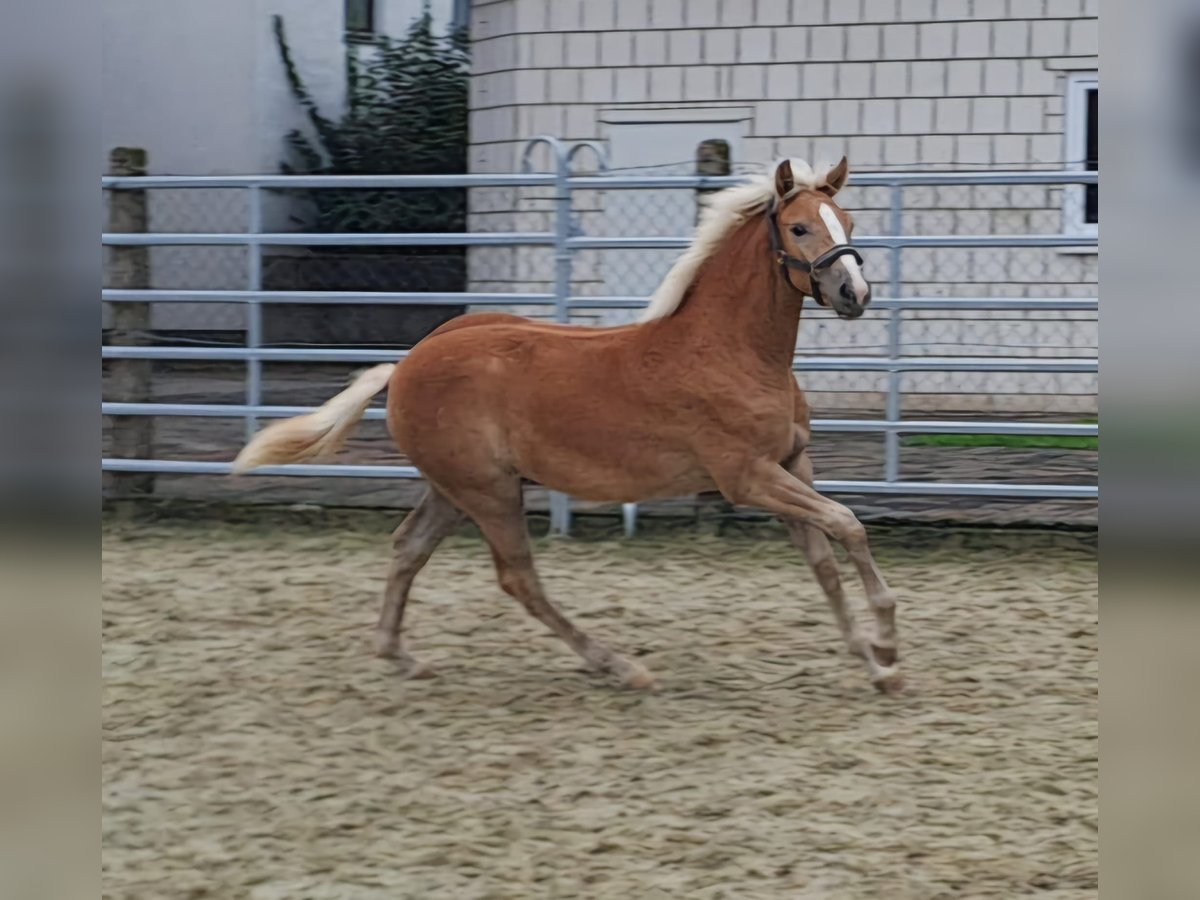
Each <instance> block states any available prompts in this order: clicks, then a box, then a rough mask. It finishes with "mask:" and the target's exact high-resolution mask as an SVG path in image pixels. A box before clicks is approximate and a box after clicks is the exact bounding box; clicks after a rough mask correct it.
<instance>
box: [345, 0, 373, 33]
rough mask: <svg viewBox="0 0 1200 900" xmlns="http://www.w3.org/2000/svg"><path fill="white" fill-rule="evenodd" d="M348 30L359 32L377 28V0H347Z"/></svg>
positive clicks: (371, 30) (369, 31) (367, 31)
mask: <svg viewBox="0 0 1200 900" xmlns="http://www.w3.org/2000/svg"><path fill="white" fill-rule="evenodd" d="M346 30H347V31H350V32H356V33H359V34H363V33H367V34H369V33H371V32H373V31H374V30H375V0H346Z"/></svg>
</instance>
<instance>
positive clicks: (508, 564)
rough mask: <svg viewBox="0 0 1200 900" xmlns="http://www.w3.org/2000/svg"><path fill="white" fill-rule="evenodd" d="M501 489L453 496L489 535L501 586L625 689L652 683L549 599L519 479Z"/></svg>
mask: <svg viewBox="0 0 1200 900" xmlns="http://www.w3.org/2000/svg"><path fill="white" fill-rule="evenodd" d="M500 493H501V494H502V496H496V495H493V494H482V493H480V494H472V495H467V496H460V495H459V494H457V493H456V494H455V500H456V501H457V502H459V503H460V504H461V505H462V508H463V509H464V510H465V511H466V512H467V514H468V515H469V516H471V518H472V519H474V520H475V523H476V524H477V525H478V526H479V528H480V530H481V531H482V532H483V534H484V537H486V538H487V542H488V545H489V546H490V547H491V550H492V559H493V560H494V561H495V563H496V575H497V576H498V578H499V581H500V587H501V588H503V589H504V592H505V593H507V594H509V595H510V596H512V597H514V598H515V599H516V600H517V601H518V602H519V603H520V604H521V605H522V606H523V607H525V609H526V610H527V611H528V612H529V613H530V615H532V616H533V617H534V618H535V619H537V620H538V621H540V622H542V623H544V624H545V625H546V626H547V627H549V628H550V630H551V631H553V632H554V633H555V634H556V635H558V636H559V637H560V638H562V639H563V640H564V641H565V642H566V643H567V646H568V647H570V648H571V649H572V650H574V651H575V652H576V653H578V654H579V655H580V656H581V657H582V658H583V660H584V661H585V662H586V663H587V664H588V666H589V667H591V668H593V669H595V670H597V671H600V672H610V673H612V674H613V675H616V676H617V677H618V678H620V679H621V681H622V682H623V683H624V684H625V685H626V686H627V687H632V688H651V687H653V686H654V679H653V677H652V676H651V675H650V673H649V672H647V671H646V670H645V669H644V668H642V667H641V666H640V665H638V664H637V663H635V662H633V661H632V660H629V659H626V658H625V657H623V656H621V655H620V654H618V653H616V652H614V651H613V650H611V649H609V648H608V647H606V646H605V645H604V644H602V643H600V642H599V641H597V640H595V639H594V638H592V637H590V636H589V635H587V634H586V633H584V632H583V631H580V630H579V629H578V628H576V627H575V625H573V624H572V623H571V621H570V620H569V619H567V617H566V616H564V615H563V614H562V613H561V612H559V611H558V609H557V608H555V606H554V605H553V604H552V603H551V602H550V601H549V599H547V597H546V593H545V591H544V590H543V589H542V583H541V579H539V578H538V575H537V571H536V570H535V569H534V566H533V551H532V548H531V546H530V542H529V532H528V530H527V529H526V525H525V514H524V509H523V505H522V502H521V486H520V483H519V481H516V480H513V482H512V483H511V484H507V485H504V487H503V488H502V490H501V491H500Z"/></svg>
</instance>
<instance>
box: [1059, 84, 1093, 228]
mask: <svg viewBox="0 0 1200 900" xmlns="http://www.w3.org/2000/svg"><path fill="white" fill-rule="evenodd" d="M1099 109H1100V79H1099V77H1098V76H1097V75H1096V73H1095V72H1076V73H1073V74H1072V75H1071V76H1070V78H1069V80H1068V81H1067V125H1066V128H1067V133H1066V135H1065V141H1066V154H1065V156H1066V168H1068V169H1083V170H1085V171H1088V172H1098V171H1099V170H1100V142H1099V125H1098V121H1099ZM1099 223H1100V186H1099V185H1096V184H1088V185H1074V186H1072V187H1069V188H1068V189H1067V190H1065V191H1063V226H1064V229H1065V230H1066V231H1067V232H1069V233H1071V234H1084V235H1092V234H1096V233H1097V232H1098V229H1099Z"/></svg>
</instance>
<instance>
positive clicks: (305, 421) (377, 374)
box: [233, 363, 396, 475]
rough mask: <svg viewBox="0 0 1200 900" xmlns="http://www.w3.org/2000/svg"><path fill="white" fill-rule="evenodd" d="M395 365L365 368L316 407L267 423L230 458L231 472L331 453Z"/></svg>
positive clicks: (360, 416)
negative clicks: (239, 451)
mask: <svg viewBox="0 0 1200 900" xmlns="http://www.w3.org/2000/svg"><path fill="white" fill-rule="evenodd" d="M395 368H396V366H395V364H394V363H385V364H384V365H381V366H375V367H374V368H372V369H368V370H367V371H365V372H363V373H362V374H361V375H359V376H358V378H356V379H355V380H354V384H352V385H350V387H348V388H346V390H344V391H342V392H341V393H340V394H338V395H337V396H336V397H334V398H333V399H331V400H329V401H327V402H326V403H325V405H324V406H322V407H320V408H319V409H317V410H314V411H313V412H310V413H308V414H307V415H303V416H296V417H295V418H294V419H284V420H283V421H282V422H275V423H273V424H271V425H268V426H267V427H266V428H264V429H263V430H262V431H260V432H259V433H258V434H256V435H255V436H254V438H253V440H251V441H250V443H248V444H247V445H246V446H245V447H243V448H242V452H241V453H239V454H238V455H237V459H235V460H234V461H233V473H234V474H235V475H240V474H242V473H243V472H249V471H250V470H251V469H257V468H258V467H259V466H278V465H283V464H285V463H294V462H300V461H301V460H304V459H312V458H314V457H318V456H328V455H331V454H333V453H334V452H336V451H337V449H338V448H339V447H341V446H342V444H343V443H345V441H346V438H347V437H349V436H350V432H351V431H352V430H353V428H354V426H355V425H357V424H358V420H359V419H361V418H362V417H363V413H364V412H366V410H367V406H369V405H370V403H371V398H372V397H374V396H375V395H376V394H378V393H379V392H380V391H381V390H383V388H384V387H385V386H386V385H387V383H388V379H389V378H391V377H392V370H394V369H395Z"/></svg>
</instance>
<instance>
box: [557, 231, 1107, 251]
mask: <svg viewBox="0 0 1200 900" xmlns="http://www.w3.org/2000/svg"><path fill="white" fill-rule="evenodd" d="M691 242H692V239H691V237H688V236H667V235H663V236H661V237H573V238H568V239H567V246H568V247H570V248H571V249H572V250H683V249H686V248H687V247H688V246H689V245H690V244H691ZM1097 243H1098V241H1097V238H1095V237H1082V236H1080V235H1073V234H910V235H875V236H866V237H856V238H855V239H854V245H855V246H856V247H864V248H869V247H879V248H884V249H893V250H895V249H903V248H905V247H913V248H917V247H942V248H950V249H953V248H961V249H969V248H973V247H1014V248H1020V247H1037V248H1039V249H1044V248H1047V247H1090V246H1095V245H1096V244H1097Z"/></svg>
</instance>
